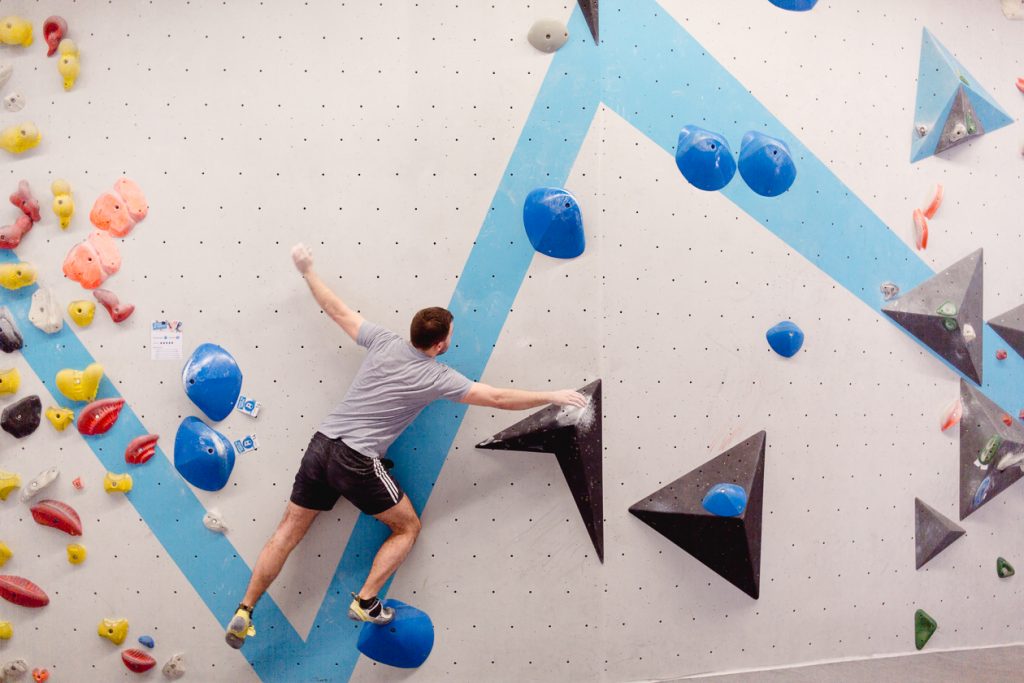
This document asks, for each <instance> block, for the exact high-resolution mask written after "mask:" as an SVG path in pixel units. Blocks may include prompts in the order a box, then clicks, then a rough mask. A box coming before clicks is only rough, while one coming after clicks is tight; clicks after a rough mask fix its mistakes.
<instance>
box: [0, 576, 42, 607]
mask: <svg viewBox="0 0 1024 683" xmlns="http://www.w3.org/2000/svg"><path fill="white" fill-rule="evenodd" d="M0 598H3V599H4V600H6V601H7V602H13V603H14V604H15V605H21V606H22V607H45V606H46V605H49V604H50V598H49V596H47V595H46V591H44V590H43V589H42V588H40V587H39V586H37V585H35V584H34V583H32V582H31V581H29V580H28V579H26V578H24V577H21V576H10V575H6V576H0Z"/></svg>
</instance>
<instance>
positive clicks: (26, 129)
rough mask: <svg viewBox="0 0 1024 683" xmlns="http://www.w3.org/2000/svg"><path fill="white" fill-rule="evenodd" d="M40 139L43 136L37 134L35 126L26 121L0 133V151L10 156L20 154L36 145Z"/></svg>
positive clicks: (37, 130)
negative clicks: (8, 153) (4, 151)
mask: <svg viewBox="0 0 1024 683" xmlns="http://www.w3.org/2000/svg"><path fill="white" fill-rule="evenodd" d="M42 139H43V136H42V135H40V134H39V129H38V128H36V124H34V123H32V122H31V121H26V122H24V123H18V124H15V125H13V126H8V127H7V128H4V129H3V130H2V131H0V149H4V150H6V151H8V152H10V153H11V154H21V153H22V152H27V151H28V150H30V149H32V148H33V147H35V146H36V145H38V144H39V141H40V140H42Z"/></svg>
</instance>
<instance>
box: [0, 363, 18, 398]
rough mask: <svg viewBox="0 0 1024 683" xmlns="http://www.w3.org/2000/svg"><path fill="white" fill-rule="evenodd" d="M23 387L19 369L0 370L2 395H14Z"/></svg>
mask: <svg viewBox="0 0 1024 683" xmlns="http://www.w3.org/2000/svg"><path fill="white" fill-rule="evenodd" d="M20 385H21V375H20V374H19V373H18V368H10V369H9V370H0V394H13V393H15V392H16V391H18V387H19V386H20Z"/></svg>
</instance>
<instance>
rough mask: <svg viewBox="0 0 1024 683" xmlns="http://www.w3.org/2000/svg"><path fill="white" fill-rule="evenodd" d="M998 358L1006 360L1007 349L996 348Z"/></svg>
mask: <svg viewBox="0 0 1024 683" xmlns="http://www.w3.org/2000/svg"><path fill="white" fill-rule="evenodd" d="M996 360H1006V349H997V350H996Z"/></svg>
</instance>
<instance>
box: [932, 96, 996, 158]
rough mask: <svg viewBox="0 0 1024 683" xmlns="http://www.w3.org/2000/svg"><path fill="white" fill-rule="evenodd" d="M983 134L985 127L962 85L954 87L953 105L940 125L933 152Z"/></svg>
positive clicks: (941, 150)
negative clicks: (944, 121) (939, 133)
mask: <svg viewBox="0 0 1024 683" xmlns="http://www.w3.org/2000/svg"><path fill="white" fill-rule="evenodd" d="M984 134H985V128H984V127H983V126H982V125H981V121H980V120H979V119H978V115H977V113H975V111H974V106H973V105H972V104H971V100H970V98H969V97H967V93H966V92H964V86H962V85H961V86H959V87H958V88H957V89H956V95H955V96H954V97H953V106H952V107H951V108H950V110H949V116H947V117H946V123H945V125H944V126H943V127H942V135H941V137H939V141H938V143H937V144H936V145H935V153H936V154H938V153H939V152H944V151H946V150H947V149H949V148H951V147H956V146H957V145H960V144H963V143H965V142H967V141H968V140H970V139H971V138H976V137H979V136H981V135H984Z"/></svg>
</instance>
